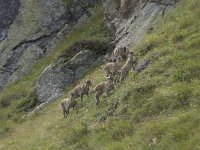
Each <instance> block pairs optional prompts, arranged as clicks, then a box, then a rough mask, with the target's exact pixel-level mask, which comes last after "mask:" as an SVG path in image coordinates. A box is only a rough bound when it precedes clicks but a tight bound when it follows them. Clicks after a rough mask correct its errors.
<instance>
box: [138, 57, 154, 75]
mask: <svg viewBox="0 0 200 150" xmlns="http://www.w3.org/2000/svg"><path fill="white" fill-rule="evenodd" d="M150 64H151V60H150V59H149V58H148V59H145V60H144V61H143V62H141V63H139V64H138V65H137V66H136V69H135V70H136V72H137V73H140V72H141V71H142V70H144V69H146V68H147V67H148V66H149V65H150Z"/></svg>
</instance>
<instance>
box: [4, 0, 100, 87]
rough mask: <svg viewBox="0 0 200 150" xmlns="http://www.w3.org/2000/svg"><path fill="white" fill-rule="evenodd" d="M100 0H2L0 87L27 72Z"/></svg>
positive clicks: (88, 13)
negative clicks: (84, 0) (65, 0)
mask: <svg viewBox="0 0 200 150" xmlns="http://www.w3.org/2000/svg"><path fill="white" fill-rule="evenodd" d="M99 1H100V0H89V1H87V2H83V1H81V0H76V1H67V2H64V1H62V0H0V3H1V6H0V20H1V22H0V88H3V87H5V86H6V85H8V84H9V83H11V82H13V81H16V80H18V79H20V78H21V77H22V76H23V75H25V74H27V73H28V72H29V71H30V70H31V69H32V66H33V65H34V64H35V63H36V62H37V60H38V59H40V58H41V57H43V56H45V55H47V54H49V53H51V52H52V51H53V50H54V48H55V46H56V44H57V43H58V42H59V41H61V40H62V39H63V38H64V37H66V36H67V34H68V33H69V32H70V31H71V30H72V29H73V27H74V25H75V24H76V23H77V21H78V20H79V19H80V18H81V16H83V15H89V16H90V15H91V14H90V12H89V11H87V10H88V8H89V7H92V6H94V5H95V4H96V3H98V2H99Z"/></svg>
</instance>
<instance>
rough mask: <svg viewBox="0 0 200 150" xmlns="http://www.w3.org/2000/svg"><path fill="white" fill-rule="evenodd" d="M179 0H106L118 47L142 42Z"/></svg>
mask: <svg viewBox="0 0 200 150" xmlns="http://www.w3.org/2000/svg"><path fill="white" fill-rule="evenodd" d="M176 2H177V0H142V1H138V0H106V2H105V5H104V7H105V14H106V19H107V24H108V27H110V29H111V30H112V32H113V34H114V37H115V39H114V41H115V43H116V47H119V46H120V45H127V46H128V47H131V48H132V47H134V45H137V44H139V43H140V42H141V40H142V39H143V37H144V35H145V34H146V32H147V30H148V29H149V28H152V29H153V28H154V25H155V24H156V22H157V21H158V20H159V18H161V17H163V15H164V13H165V11H167V10H168V9H170V8H172V7H174V6H175V4H176Z"/></svg>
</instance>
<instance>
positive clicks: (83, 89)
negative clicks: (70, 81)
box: [69, 80, 92, 101]
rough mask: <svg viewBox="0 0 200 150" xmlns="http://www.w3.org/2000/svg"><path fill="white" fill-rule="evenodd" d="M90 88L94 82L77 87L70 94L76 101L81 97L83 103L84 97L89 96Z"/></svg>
mask: <svg viewBox="0 0 200 150" xmlns="http://www.w3.org/2000/svg"><path fill="white" fill-rule="evenodd" d="M90 86H92V82H91V81H90V80H87V81H86V82H85V83H84V84H81V85H78V86H76V87H75V88H74V89H73V90H72V91H71V92H70V93H69V94H70V95H71V96H73V97H74V99H76V98H79V97H81V101H83V95H85V94H86V95H87V96H89V90H90Z"/></svg>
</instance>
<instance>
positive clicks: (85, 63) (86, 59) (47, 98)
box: [35, 50, 98, 103]
mask: <svg viewBox="0 0 200 150" xmlns="http://www.w3.org/2000/svg"><path fill="white" fill-rule="evenodd" d="M97 58H98V57H97V55H96V54H95V53H93V52H92V51H90V50H82V51H80V52H79V53H77V54H76V55H75V56H74V57H73V58H71V59H70V60H69V61H67V62H65V60H64V59H63V58H60V59H59V60H58V61H57V62H56V63H55V64H52V65H50V66H48V67H47V68H46V69H45V70H44V71H43V73H42V74H41V75H40V77H39V79H38V80H37V83H36V85H35V89H36V97H37V101H38V102H39V103H44V102H45V103H49V102H52V101H54V100H56V99H57V98H58V97H59V96H60V95H61V94H62V92H63V90H64V89H65V88H66V87H67V86H69V85H71V84H72V83H73V82H74V81H75V80H77V79H79V78H80V77H82V76H83V75H84V74H85V73H86V71H88V70H89V69H90V68H91V67H93V66H94V65H95V64H96V63H94V62H95V61H96V60H97Z"/></svg>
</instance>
